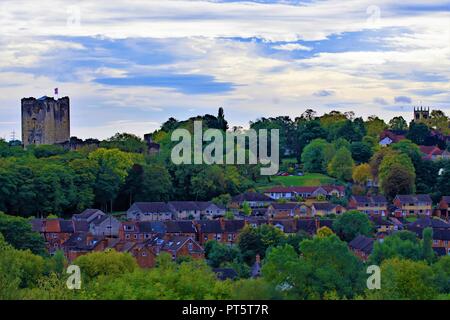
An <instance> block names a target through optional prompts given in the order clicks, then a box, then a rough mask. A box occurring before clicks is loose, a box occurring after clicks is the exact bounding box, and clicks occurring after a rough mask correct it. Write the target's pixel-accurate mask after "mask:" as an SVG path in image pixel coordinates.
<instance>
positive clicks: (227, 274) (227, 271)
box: [213, 268, 238, 280]
mask: <svg viewBox="0 0 450 320" xmlns="http://www.w3.org/2000/svg"><path fill="white" fill-rule="evenodd" d="M213 272H214V273H215V274H216V276H217V278H218V279H219V280H227V279H230V280H234V279H236V278H237V277H238V274H237V272H236V271H235V270H234V269H232V268H214V269H213Z"/></svg>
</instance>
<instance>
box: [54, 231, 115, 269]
mask: <svg viewBox="0 0 450 320" xmlns="http://www.w3.org/2000/svg"><path fill="white" fill-rule="evenodd" d="M107 244H108V242H107V240H106V239H105V237H95V236H93V235H92V234H90V233H89V232H75V233H74V234H72V235H71V236H70V237H69V239H67V240H66V241H65V242H64V243H63V244H62V249H63V251H64V254H65V256H66V258H67V260H68V261H69V262H72V261H73V260H75V259H76V258H78V257H79V256H82V255H85V254H87V253H90V252H93V251H103V250H105V249H106V247H107Z"/></svg>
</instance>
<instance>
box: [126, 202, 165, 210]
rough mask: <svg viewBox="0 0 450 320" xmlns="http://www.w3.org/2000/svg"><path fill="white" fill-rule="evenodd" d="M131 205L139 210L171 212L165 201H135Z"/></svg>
mask: <svg viewBox="0 0 450 320" xmlns="http://www.w3.org/2000/svg"><path fill="white" fill-rule="evenodd" d="M133 206H135V207H136V208H137V209H139V210H140V211H141V212H171V210H170V207H169V205H168V204H167V203H165V202H135V203H134V204H133Z"/></svg>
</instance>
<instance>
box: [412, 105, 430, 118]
mask: <svg viewBox="0 0 450 320" xmlns="http://www.w3.org/2000/svg"><path fill="white" fill-rule="evenodd" d="M429 118H430V108H422V107H417V108H414V122H420V121H423V120H427V119H429Z"/></svg>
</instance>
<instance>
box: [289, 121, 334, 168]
mask: <svg viewBox="0 0 450 320" xmlns="http://www.w3.org/2000/svg"><path fill="white" fill-rule="evenodd" d="M296 135H297V139H296V140H295V141H294V148H295V154H296V157H297V161H298V162H300V160H301V155H302V153H303V150H304V149H305V147H306V146H307V145H308V144H310V143H311V141H313V140H314V139H319V138H322V139H325V138H326V137H327V132H326V131H325V130H324V129H323V128H322V127H321V126H320V122H319V120H312V121H305V120H304V119H298V120H296Z"/></svg>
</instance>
